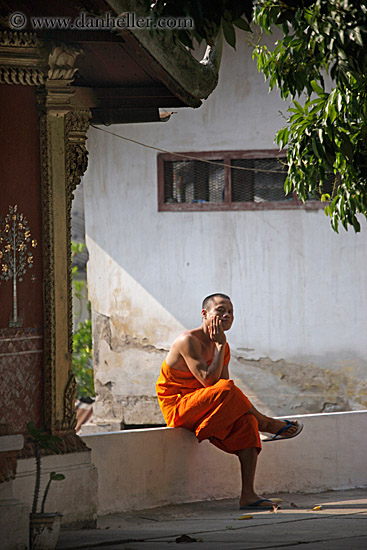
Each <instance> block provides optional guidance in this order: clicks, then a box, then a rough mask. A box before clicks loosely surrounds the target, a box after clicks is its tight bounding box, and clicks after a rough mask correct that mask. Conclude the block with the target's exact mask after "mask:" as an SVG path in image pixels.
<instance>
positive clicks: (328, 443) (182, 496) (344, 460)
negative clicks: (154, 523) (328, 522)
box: [82, 411, 367, 515]
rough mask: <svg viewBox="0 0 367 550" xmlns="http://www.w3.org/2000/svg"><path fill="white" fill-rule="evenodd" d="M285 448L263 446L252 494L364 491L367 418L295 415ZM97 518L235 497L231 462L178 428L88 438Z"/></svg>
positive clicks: (236, 479)
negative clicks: (297, 423) (298, 424)
mask: <svg viewBox="0 0 367 550" xmlns="http://www.w3.org/2000/svg"><path fill="white" fill-rule="evenodd" d="M291 418H293V419H296V418H299V419H301V420H302V422H303V424H304V430H303V432H302V433H301V434H300V435H299V436H298V437H296V438H294V439H291V440H289V441H274V442H269V443H264V444H263V451H262V453H261V454H260V457H259V464H258V469H257V475H256V488H257V490H258V491H259V492H261V493H264V494H268V495H269V494H273V495H274V494H275V493H276V492H319V491H325V490H328V489H349V488H354V487H367V467H366V466H367V458H366V457H367V438H366V433H367V411H353V412H345V413H330V414H311V415H302V416H292V417H291ZM82 439H83V440H84V441H85V443H86V444H87V445H88V447H90V448H91V449H92V462H93V463H94V464H95V465H96V467H97V470H98V498H99V509H98V514H99V515H102V514H108V513H114V512H120V511H126V510H133V509H135V510H139V509H144V508H150V507H155V506H162V505H164V504H170V503H181V502H194V501H199V500H210V499H222V498H232V497H238V496H239V489H240V472H239V463H238V459H237V457H236V456H233V455H229V454H227V453H224V452H222V451H220V450H219V449H217V448H216V447H214V446H213V445H211V444H210V443H209V442H208V441H203V442H202V443H200V444H199V443H198V442H197V440H196V438H195V436H194V434H192V433H191V432H188V431H186V430H184V429H182V428H152V429H144V430H131V431H120V432H110V433H103V434H100V433H99V434H90V435H86V436H83V437H82Z"/></svg>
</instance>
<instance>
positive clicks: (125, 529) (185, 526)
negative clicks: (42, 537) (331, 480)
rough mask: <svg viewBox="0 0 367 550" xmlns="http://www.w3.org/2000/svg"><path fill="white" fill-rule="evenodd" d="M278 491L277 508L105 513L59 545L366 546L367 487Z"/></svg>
mask: <svg viewBox="0 0 367 550" xmlns="http://www.w3.org/2000/svg"><path fill="white" fill-rule="evenodd" d="M277 496H278V497H279V498H282V499H283V502H282V503H281V504H280V507H281V508H280V509H278V510H277V511H276V512H268V511H264V512H258V511H254V512H252V511H251V512H248V511H246V512H242V511H240V510H239V509H238V503H237V501H235V500H221V501H210V502H196V503H193V504H180V505H174V506H165V507H163V508H155V509H152V510H140V511H134V512H126V513H121V514H113V515H110V516H104V517H101V518H99V520H98V529H91V530H81V531H66V530H65V531H62V532H61V534H60V539H59V544H58V546H57V549H58V550H71V549H78V548H81V549H82V548H83V549H84V550H86V549H94V548H98V550H104V549H106V550H107V549H108V550H153V549H154V550H166V549H167V550H170V549H172V548H176V544H175V543H180V541H182V542H181V544H182V547H181V548H190V549H193V550H194V549H195V548H197V549H198V550H216V549H221V548H223V549H224V550H260V549H267V550H268V549H276V548H277V549H279V548H286V549H287V550H288V549H290V550H292V549H296V548H297V549H298V550H299V549H300V548H302V547H304V548H305V550H321V549H322V550H323V549H326V550H362V549H363V550H366V549H367V489H366V490H359V489H355V490H350V491H329V492H327V493H318V494H307V495H301V494H295V495H289V494H287V495H277ZM316 506H321V509H314V508H315V507H316ZM243 515H250V516H252V517H250V518H247V519H241V516H243ZM185 536H186V537H185ZM187 537H190V539H192V540H190V539H189V538H187ZM190 542H192V543H195V545H194V546H192V545H191V544H190Z"/></svg>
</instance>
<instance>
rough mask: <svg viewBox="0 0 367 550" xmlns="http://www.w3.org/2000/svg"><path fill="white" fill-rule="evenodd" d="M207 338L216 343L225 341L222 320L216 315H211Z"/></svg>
mask: <svg viewBox="0 0 367 550" xmlns="http://www.w3.org/2000/svg"><path fill="white" fill-rule="evenodd" d="M208 330H209V338H210V339H211V340H212V341H213V342H215V343H217V344H225V343H226V341H227V338H226V335H225V334H224V330H223V327H222V321H221V320H220V319H219V316H218V315H213V317H212V318H211V319H210V321H209V324H208Z"/></svg>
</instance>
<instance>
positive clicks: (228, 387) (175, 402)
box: [156, 344, 261, 454]
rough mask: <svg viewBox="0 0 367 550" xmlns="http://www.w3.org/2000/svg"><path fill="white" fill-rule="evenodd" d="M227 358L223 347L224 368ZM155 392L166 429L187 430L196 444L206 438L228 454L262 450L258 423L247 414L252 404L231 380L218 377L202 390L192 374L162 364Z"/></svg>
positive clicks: (202, 387)
mask: <svg viewBox="0 0 367 550" xmlns="http://www.w3.org/2000/svg"><path fill="white" fill-rule="evenodd" d="M229 359H230V351H229V346H228V344H226V350H225V357H224V365H227V364H228V363H229ZM208 365H210V362H209V363H208ZM156 389H157V395H158V402H159V406H160V408H161V411H162V413H163V416H164V419H165V421H166V423H167V426H172V427H175V428H178V427H181V428H186V429H187V430H190V431H191V432H194V433H195V434H196V437H197V438H198V440H199V442H200V441H203V440H204V439H209V441H210V442H211V443H213V445H215V446H216V447H219V448H220V449H222V450H223V451H226V452H227V453H233V454H236V452H237V451H239V450H241V449H249V448H251V447H256V448H257V449H258V450H259V451H260V450H261V441H260V437H259V431H258V424H257V420H256V418H255V417H254V416H253V415H252V414H250V413H248V410H249V409H250V407H251V403H250V401H249V400H248V399H247V397H246V396H245V394H244V393H243V392H242V391H241V390H240V389H239V388H237V386H235V384H234V382H233V380H225V379H223V378H221V379H220V380H218V382H216V383H215V384H213V385H212V386H208V387H204V386H203V385H202V384H201V383H200V382H199V380H198V379H197V378H195V376H194V375H193V374H192V373H191V372H189V371H180V370H177V369H172V368H171V367H169V366H168V365H167V363H166V361H163V363H162V368H161V374H160V376H159V378H158V380H157V384H156Z"/></svg>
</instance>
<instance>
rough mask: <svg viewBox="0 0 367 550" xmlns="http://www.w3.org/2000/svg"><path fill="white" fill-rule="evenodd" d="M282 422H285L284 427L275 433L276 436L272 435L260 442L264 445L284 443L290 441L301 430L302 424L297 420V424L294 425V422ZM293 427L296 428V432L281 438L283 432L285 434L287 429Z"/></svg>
mask: <svg viewBox="0 0 367 550" xmlns="http://www.w3.org/2000/svg"><path fill="white" fill-rule="evenodd" d="M284 422H286V425H285V426H283V428H280V430H279V431H277V433H276V434H274V435H272V436H271V437H268V438H267V439H262V440H261V441H263V442H264V443H266V441H285V440H286V439H292V438H293V437H296V436H297V435H298V434H300V433H301V431H302V430H303V424H302V422H301V421H300V420H298V424H295V423H294V421H292V420H284ZM294 425H296V426H297V431H295V432H294V434H293V435H285V436H282V433H283V432H285V431H286V430H288V428H290V427H291V426H294Z"/></svg>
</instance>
